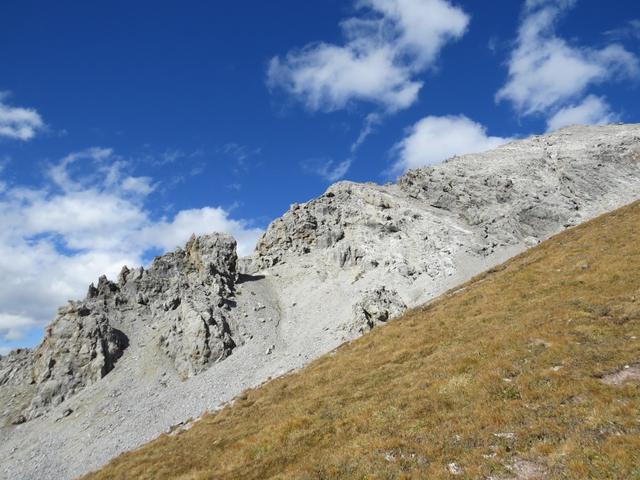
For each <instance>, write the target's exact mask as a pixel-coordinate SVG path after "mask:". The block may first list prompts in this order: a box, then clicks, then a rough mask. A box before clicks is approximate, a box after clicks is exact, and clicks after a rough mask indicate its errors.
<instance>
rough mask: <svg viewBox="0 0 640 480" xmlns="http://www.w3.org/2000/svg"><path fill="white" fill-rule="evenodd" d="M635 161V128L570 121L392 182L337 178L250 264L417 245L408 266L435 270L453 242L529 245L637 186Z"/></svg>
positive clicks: (278, 229)
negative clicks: (542, 133)
mask: <svg viewBox="0 0 640 480" xmlns="http://www.w3.org/2000/svg"><path fill="white" fill-rule="evenodd" d="M639 159H640V129H639V128H638V127H637V126H632V127H629V126H620V127H616V126H608V127H570V128H567V129H563V130H561V131H559V132H556V133H554V134H550V135H546V136H537V137H532V138H530V139H527V140H522V141H514V142H512V143H510V144H508V145H505V146H503V147H500V148H498V149H496V150H492V151H490V152H487V153H483V154H475V155H465V156H463V157H454V158H452V159H450V160H448V161H446V162H444V163H442V164H440V165H437V166H434V167H427V168H421V169H416V170H411V171H409V172H407V173H406V174H405V175H403V176H401V177H400V178H399V179H398V182H397V184H395V185H386V186H379V185H375V184H358V183H353V182H338V183H336V184H334V185H332V186H331V187H330V188H329V189H328V190H327V192H326V193H325V194H324V195H322V196H320V197H319V198H317V199H314V200H311V201H309V202H307V203H305V204H302V205H300V204H293V205H292V206H291V208H290V209H289V211H288V212H286V213H285V214H284V215H283V216H282V217H281V218H279V219H277V220H275V221H274V222H273V223H272V224H271V225H270V226H269V229H268V231H267V232H266V234H265V235H264V236H263V238H262V239H261V240H260V242H259V243H258V246H257V250H256V251H257V266H259V267H261V268H269V267H272V266H274V265H277V264H280V263H283V262H287V261H288V260H289V259H292V258H297V257H300V256H301V255H307V254H309V253H311V252H312V251H314V250H316V251H317V250H324V249H330V250H331V257H332V258H333V259H335V261H336V263H337V264H338V265H339V266H340V267H343V266H345V265H347V266H352V265H354V264H368V265H373V266H374V267H376V266H379V265H389V264H396V266H397V264H398V263H402V260H400V262H398V261H397V258H398V257H402V258H403V259H409V258H411V257H415V255H412V253H414V254H415V250H416V249H415V248H414V247H416V246H418V247H419V249H420V250H422V251H423V253H424V254H425V255H423V256H422V257H423V258H421V259H416V258H411V259H412V260H418V263H416V262H415V261H413V262H412V264H411V265H408V266H407V268H408V270H409V271H411V270H416V269H418V270H421V269H423V268H426V269H429V268H430V267H431V269H432V270H434V269H435V270H438V271H437V272H433V274H434V275H436V276H438V275H440V273H442V271H443V270H446V264H447V263H448V262H447V259H446V258H442V256H439V253H441V252H442V251H445V252H448V251H450V249H451V247H452V245H454V246H455V245H456V244H458V245H459V246H463V247H464V249H465V250H467V251H469V252H470V253H476V254H480V255H488V254H491V253H493V252H494V251H495V250H496V248H497V247H504V246H508V245H517V244H519V243H522V242H525V243H526V244H535V243H537V242H538V241H539V240H541V239H544V238H547V237H548V236H549V235H551V234H553V233H555V232H557V231H558V230H559V229H560V228H562V227H567V226H571V225H575V224H576V223H578V222H580V221H583V220H584V219H585V217H588V216H590V215H591V214H592V212H593V211H597V210H599V211H602V208H601V207H602V206H603V204H607V203H609V204H612V205H613V204H616V201H618V200H619V199H622V198H624V197H625V196H626V195H627V194H628V192H629V191H630V189H631V190H634V191H635V190H637V188H638V187H637V182H638V179H639V178H640V173H639V170H638V166H639V161H640V160H639ZM424 220H427V221H426V222H425V221H424ZM443 231H444V235H442V233H443ZM394 239H398V240H399V242H394ZM407 240H408V242H407ZM393 243H397V244H398V246H399V249H400V250H398V249H396V248H392V249H389V248H387V247H388V246H391V244H393ZM411 250H413V252H411ZM434 264H435V265H434Z"/></svg>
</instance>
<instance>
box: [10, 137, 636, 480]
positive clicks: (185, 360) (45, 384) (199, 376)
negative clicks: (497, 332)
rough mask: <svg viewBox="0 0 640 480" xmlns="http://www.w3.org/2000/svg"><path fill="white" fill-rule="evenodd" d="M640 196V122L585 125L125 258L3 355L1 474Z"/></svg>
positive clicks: (164, 419) (372, 319)
mask: <svg viewBox="0 0 640 480" xmlns="http://www.w3.org/2000/svg"><path fill="white" fill-rule="evenodd" d="M637 198H640V126H638V125H617V126H602V127H570V128H567V129H563V130H560V131H558V132H556V133H553V134H549V135H545V136H539V137H532V138H530V139H527V140H521V141H516V142H512V143H510V144H508V145H505V146H503V147H500V148H498V149H496V150H494V151H491V152H487V153H483V154H477V155H467V156H463V157H457V158H453V159H451V160H449V161H447V162H444V163H443V164H441V165H437V166H434V167H429V168H424V169H419V170H414V171H410V172H408V173H406V174H405V175H403V176H402V177H401V178H400V179H399V180H398V182H397V183H396V184H390V185H384V186H381V185H375V184H357V183H353V182H339V183H337V184H334V185H332V186H331V187H329V189H328V190H327V191H326V193H325V194H324V195H322V196H321V197H319V198H317V199H314V200H311V201H309V202H306V203H304V204H294V205H292V207H291V208H290V209H289V211H288V212H286V213H285V214H284V215H283V216H282V217H281V218H279V219H277V220H275V221H274V222H273V223H272V224H271V225H270V226H269V229H268V230H267V232H266V233H265V234H264V236H263V237H262V239H261V240H260V242H259V244H258V246H257V247H256V251H255V253H254V254H253V255H252V256H250V257H247V258H242V259H238V258H237V256H236V252H235V241H234V240H233V239H232V238H231V237H228V236H226V235H222V234H212V235H207V236H203V237H198V238H195V237H194V238H192V239H191V240H190V241H189V242H188V243H187V244H186V246H185V247H184V248H179V249H177V250H176V251H174V252H171V253H168V254H165V255H163V256H161V257H158V258H157V259H156V260H154V262H153V264H152V265H151V266H150V267H149V268H148V269H143V268H138V269H129V268H127V267H125V268H123V270H122V272H121V274H120V276H119V278H118V280H117V281H115V282H111V281H109V280H107V279H106V278H101V279H100V280H99V281H98V283H97V285H96V286H94V285H92V286H91V287H90V288H89V292H88V294H87V297H86V298H85V299H84V300H81V301H78V302H70V304H69V305H67V306H65V307H63V308H61V309H60V310H59V312H58V315H57V317H56V319H55V320H54V321H53V322H52V324H51V325H50V326H49V327H48V329H47V332H46V336H45V339H44V341H43V342H42V344H41V345H39V346H38V347H37V348H36V349H35V350H33V351H30V350H21V351H17V352H13V353H12V354H10V355H9V356H7V357H4V358H0V425H2V424H4V427H2V428H0V454H1V455H2V456H3V458H6V459H7V460H6V461H5V462H3V465H2V467H1V469H0V475H5V476H7V478H10V476H11V475H12V474H15V472H19V473H20V475H19V476H20V477H21V478H72V477H73V476H76V475H78V474H81V473H83V472H86V471H87V470H88V469H91V468H95V467H97V466H99V465H101V464H102V463H104V462H105V461H107V460H108V459H109V458H111V457H112V456H113V455H115V454H117V453H119V452H121V451H123V450H126V449H130V448H133V447H135V446H137V445H140V444H141V443H142V442H144V441H147V440H149V439H150V438H153V437H154V436H156V435H158V434H159V433H161V432H163V431H166V430H167V429H168V428H170V427H171V426H172V425H176V424H180V423H181V422H185V421H186V420H187V419H189V418H193V417H197V416H199V415H200V414H201V413H202V412H203V411H205V410H206V409H212V408H217V407H218V406H220V405H221V404H222V403H224V402H225V401H229V400H231V399H232V398H233V397H234V396H236V395H237V394H238V393H240V392H241V391H242V390H243V389H245V388H247V387H250V386H253V385H256V384H259V383H261V382H263V381H264V380H266V379H267V378H268V377H271V376H274V375H279V374H282V373H284V372H286V371H288V370H290V369H292V368H298V367H300V366H302V365H304V364H305V363H307V362H308V361H309V360H311V359H313V358H316V357H317V356H319V355H321V354H323V353H326V352H327V351H330V350H331V349H332V348H335V347H336V346H338V345H339V344H340V343H341V342H343V341H345V340H349V339H351V338H354V337H356V336H358V335H360V334H362V333H364V332H366V331H367V330H369V329H371V328H373V327H374V326H376V325H379V324H380V323H384V322H385V321H388V320H389V319H390V318H392V317H394V316H396V315H398V314H400V313H402V312H403V311H404V310H405V309H406V308H408V307H413V306H416V305H418V304H420V303H423V302H424V301H427V300H429V299H430V298H433V297H434V296H436V295H437V294H439V293H441V292H443V291H445V290H447V289H448V288H450V287H453V286H455V285H457V284H458V283H460V282H462V281H464V280H466V279H468V278H469V277H470V276H471V275H473V274H475V273H479V272H480V271H482V270H484V269H486V268H489V267H491V266H493V265H495V264H496V263H499V262H500V261H502V260H504V259H506V258H508V257H510V256H512V255H514V254H516V253H518V252H520V251H522V250H524V249H526V248H527V247H528V246H530V245H533V244H535V243H537V242H539V241H541V240H543V239H546V238H548V237H549V236H550V235H552V234H554V233H556V232H558V231H560V230H561V229H563V228H565V227H567V226H571V225H575V224H577V223H580V222H582V221H584V220H586V219H589V218H592V217H593V216H595V215H597V214H599V213H603V212H606V211H609V210H611V209H613V208H616V207H618V206H621V205H623V204H625V203H628V202H630V201H632V200H635V199H637ZM16 424H17V425H16ZM68 458H73V459H74V460H73V461H72V462H68V461H67V459H68Z"/></svg>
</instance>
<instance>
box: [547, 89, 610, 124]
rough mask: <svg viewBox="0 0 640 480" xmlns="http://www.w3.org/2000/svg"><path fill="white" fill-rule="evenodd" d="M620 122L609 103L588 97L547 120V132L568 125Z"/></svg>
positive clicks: (601, 99) (600, 98) (595, 97)
mask: <svg viewBox="0 0 640 480" xmlns="http://www.w3.org/2000/svg"><path fill="white" fill-rule="evenodd" d="M618 120H619V115H617V114H615V113H613V112H612V111H611V108H610V106H609V104H608V103H607V101H606V100H605V99H604V98H602V97H597V96H595V95H589V96H587V97H586V98H585V99H584V100H583V101H582V102H580V103H578V104H576V105H569V106H567V107H565V108H562V109H560V110H558V111H557V112H556V113H555V114H554V115H553V116H552V117H551V118H549V120H547V130H548V131H552V130H557V129H559V128H562V127H566V126H568V125H585V124H586V125H603V124H607V123H613V122H616V121H618Z"/></svg>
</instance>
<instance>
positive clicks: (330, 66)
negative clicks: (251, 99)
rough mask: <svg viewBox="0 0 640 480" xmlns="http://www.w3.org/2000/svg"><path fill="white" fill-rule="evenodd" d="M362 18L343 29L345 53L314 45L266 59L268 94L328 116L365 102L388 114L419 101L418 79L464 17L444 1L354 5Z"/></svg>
mask: <svg viewBox="0 0 640 480" xmlns="http://www.w3.org/2000/svg"><path fill="white" fill-rule="evenodd" d="M355 5H356V7H357V9H358V10H359V11H360V12H361V13H362V15H361V16H360V17H354V18H349V19H347V20H345V21H343V22H342V24H341V27H342V31H343V34H344V37H345V42H344V44H342V45H334V44H328V43H324V42H319V43H313V44H309V45H307V46H305V47H304V48H302V49H300V50H295V51H291V52H289V53H287V54H286V55H285V56H284V57H279V56H276V57H274V58H272V59H271V61H270V63H269V68H268V72H267V83H268V85H269V86H270V87H272V88H275V87H279V88H282V89H283V90H284V91H286V92H287V93H289V94H291V95H292V96H293V97H295V98H297V99H298V100H300V101H301V102H303V103H304V104H305V105H306V107H307V108H309V109H310V110H319V111H333V110H338V109H342V108H345V107H346V106H347V105H348V104H349V103H350V102H351V101H365V102H370V103H374V104H377V105H380V106H382V107H383V108H384V109H385V110H386V111H389V112H393V111H397V110H401V109H404V108H407V107H408V106H410V105H411V104H413V103H414V102H415V101H416V99H417V98H418V92H419V91H420V89H421V88H422V82H421V81H419V80H417V79H416V78H415V77H416V74H418V73H420V72H422V71H424V70H425V69H426V68H428V67H429V66H431V65H432V64H433V62H434V61H435V60H436V59H437V57H438V54H439V53H440V51H441V50H442V48H443V47H444V45H445V44H446V43H447V42H449V41H451V40H455V39H457V38H460V37H461V36H462V35H463V34H464V32H465V31H466V28H467V25H468V23H469V16H468V15H467V14H466V13H465V12H464V11H463V10H462V9H460V8H458V7H455V6H453V5H452V4H451V3H450V2H449V1H447V0H359V1H357V2H356V4H355Z"/></svg>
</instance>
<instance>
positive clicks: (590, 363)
mask: <svg viewBox="0 0 640 480" xmlns="http://www.w3.org/2000/svg"><path fill="white" fill-rule="evenodd" d="M638 412H640V203H634V204H632V205H630V206H628V207H625V208H623V209H621V210H618V211H615V212H613V213H611V214H607V215H604V216H602V217H599V218H597V219H596V220H593V221H591V222H589V223H586V224H583V225H581V226H579V227H576V228H573V229H571V230H569V231H567V232H564V233H562V234H559V235H557V236H556V237H554V238H552V239H551V240H549V241H547V242H545V243H543V244H542V245H540V246H538V247H535V248H533V249H531V250H530V251H528V252H526V253H524V254H521V255H519V256H518V257H516V258H514V259H512V260H510V261H508V262H507V263H505V264H503V265H501V266H499V267H496V268H493V269H492V270H490V271H488V272H487V273H484V274H481V275H479V276H477V277H475V278H474V279H472V280H471V281H470V282H468V283H466V284H464V285H462V286H461V287H459V288H456V289H454V290H451V291H449V292H447V293H446V294H445V295H443V296H442V297H440V298H438V299H437V300H435V301H433V302H431V303H429V304H426V305H425V306H422V307H419V308H416V309H414V310H411V311H409V312H408V313H406V314H405V315H404V316H403V317H402V318H400V319H398V320H397V321H394V322H391V323H389V324H388V325H386V326H385V327H383V328H379V329H376V330H374V331H373V332H371V333H370V334H368V335H366V336H364V337H362V338H360V339H358V340H355V341H353V342H351V343H349V344H347V345H344V346H342V347H340V348H339V349H337V350H336V351H335V352H333V353H331V354H329V355H326V356H324V357H322V358H320V359H319V360H317V361H315V362H313V363H312V364H311V365H309V366H308V367H306V368H304V369H303V370H301V371H298V372H296V373H293V374H289V375H286V376H284V377H281V378H279V379H276V380H273V381H271V382H269V383H267V384H265V385H263V386H262V387H259V388H256V389H254V390H250V391H248V392H246V393H244V394H242V395H241V396H239V397H238V398H237V399H236V401H235V402H234V403H233V405H231V406H227V407H226V408H224V409H223V410H221V411H219V412H217V413H213V414H209V415H206V416H205V417H204V418H203V419H201V420H199V421H197V422H195V423H193V424H192V426H191V428H190V429H185V430H182V431H177V432H174V433H173V434H169V435H164V436H162V437H161V438H159V439H158V440H156V441H154V442H152V443H150V444H149V445H147V446H145V447H143V448H141V449H139V450H136V451H133V452H131V453H127V454H124V455H122V456H120V457H119V458H117V459H116V460H114V461H112V462H111V463H110V464H109V465H107V467H105V468H104V469H103V470H101V471H99V472H97V473H95V474H92V475H89V476H88V477H86V478H88V479H95V480H97V479H125V478H126V479H129V478H141V479H146V478H148V479H159V478H183V479H187V478H188V479H193V480H195V479H205V478H212V479H213V478H215V479H227V478H228V479H236V478H246V479H249V478H255V479H266V478H307V479H316V478H318V479H320V478H449V477H451V476H452V475H459V477H460V478H493V479H536V478H581V479H586V478H594V479H596V478H597V479H602V478H620V479H622V478H625V479H631V478H640V417H638Z"/></svg>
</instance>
